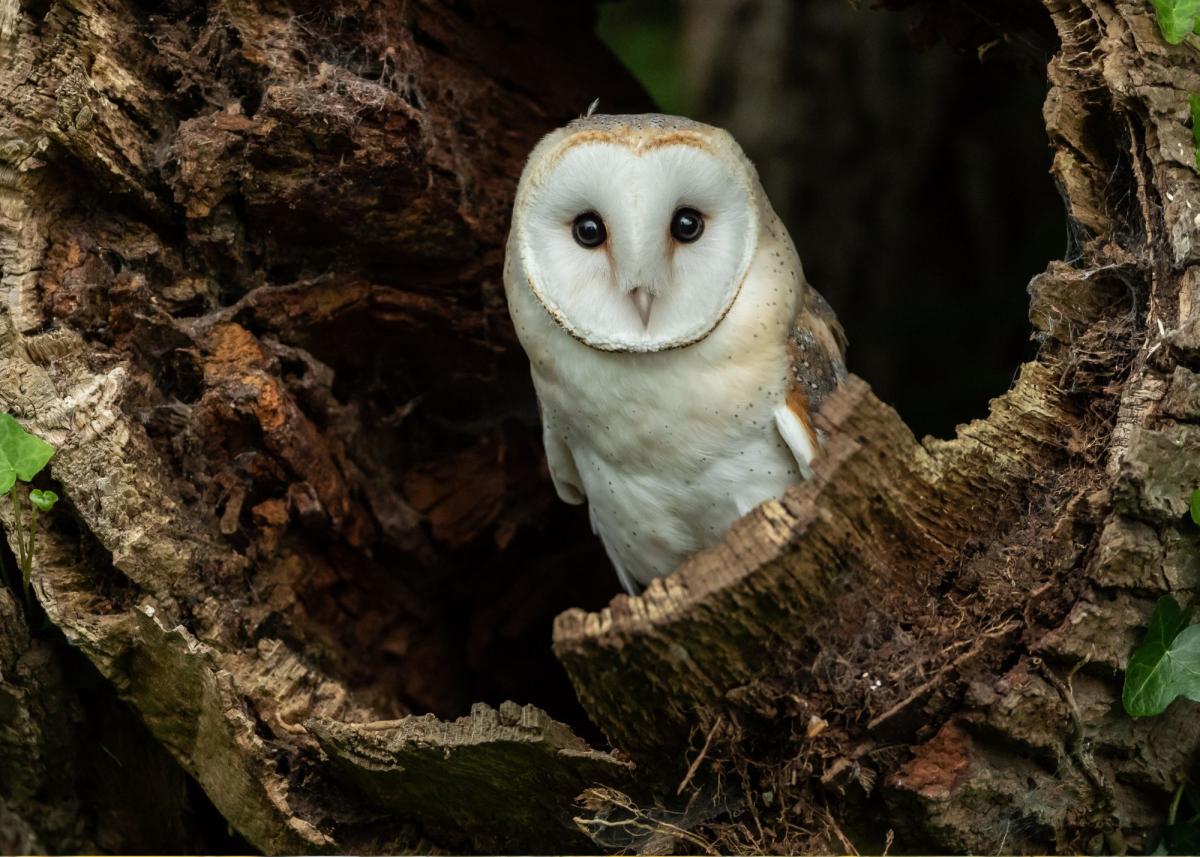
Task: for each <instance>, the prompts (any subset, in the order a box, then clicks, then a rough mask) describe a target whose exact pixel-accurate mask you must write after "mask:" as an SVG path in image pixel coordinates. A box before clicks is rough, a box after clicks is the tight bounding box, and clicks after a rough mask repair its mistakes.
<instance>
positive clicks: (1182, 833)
mask: <svg viewBox="0 0 1200 857" xmlns="http://www.w3.org/2000/svg"><path fill="white" fill-rule="evenodd" d="M1162 844H1163V847H1164V848H1165V849H1166V852H1165V853H1167V854H1200V822H1196V821H1187V822H1184V823H1182V824H1172V825H1171V826H1169V827H1168V828H1167V829H1166V830H1165V831H1163V841H1162Z"/></svg>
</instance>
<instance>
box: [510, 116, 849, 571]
mask: <svg viewBox="0 0 1200 857" xmlns="http://www.w3.org/2000/svg"><path fill="white" fill-rule="evenodd" d="M504 285H505V292H506V294H507V297H508V306H509V312H510V313H511V315H512V320H513V323H514V325H515V327H516V331H517V336H518V338H519V340H520V342H521V345H522V347H523V348H524V349H525V352H526V354H527V355H528V357H529V363H530V369H531V372H532V375H533V383H534V387H535V389H536V392H537V398H538V402H539V405H540V410H541V415H542V425H543V441H544V444H545V448H546V460H547V464H548V465H549V470H550V476H551V479H552V481H553V483H554V486H555V489H556V490H557V492H558V496H559V497H560V498H561V499H562V500H564V501H565V502H567V503H572V504H579V503H583V502H585V501H586V502H587V503H588V510H589V514H590V517H591V522H592V529H593V530H594V531H595V532H596V534H597V535H598V536H599V537H600V539H601V540H602V541H603V543H604V547H605V549H606V551H607V553H608V556H609V559H610V560H611V561H612V564H613V566H614V568H615V569H616V572H617V576H618V578H619V579H620V581H621V584H622V585H623V586H624V587H625V589H626V590H628V591H629V592H630V593H631V594H637V593H638V592H639V591H640V589H641V587H642V586H645V585H646V584H647V583H649V582H650V581H651V580H652V579H653V578H655V577H660V576H663V575H666V574H669V573H670V572H671V571H672V570H673V569H675V568H676V567H677V566H678V565H679V564H680V562H681V561H682V560H683V559H684V558H686V557H687V556H688V555H689V554H691V553H694V552H696V551H698V550H701V549H703V548H705V547H708V546H710V545H712V544H714V543H716V542H718V541H720V539H721V537H722V535H723V533H724V531H725V530H726V529H727V528H728V527H729V525H730V524H731V523H732V522H733V521H734V519H736V518H738V517H740V516H741V515H744V514H745V513H746V512H748V511H749V510H751V509H752V508H754V507H755V506H757V505H758V504H759V503H761V502H763V501H764V500H767V499H769V498H773V497H778V496H780V495H782V494H783V492H784V490H785V489H786V488H787V486H788V485H791V484H793V483H795V482H798V481H800V480H801V479H804V478H806V477H807V476H808V475H809V474H810V472H811V471H810V469H811V465H812V462H813V459H814V457H815V456H816V455H818V453H819V450H820V447H821V444H822V443H823V440H824V439H823V437H822V436H821V433H820V432H819V431H817V430H815V429H814V427H813V423H812V414H813V412H814V410H815V409H816V407H817V405H818V404H819V403H820V402H821V400H822V399H823V398H824V397H826V396H828V395H829V394H830V392H832V391H833V390H834V389H835V388H836V387H837V386H838V385H839V384H840V383H841V382H842V380H843V379H844V378H845V376H846V369H845V365H844V362H843V359H844V353H845V338H844V335H843V333H842V329H841V326H840V325H839V324H838V322H837V320H836V319H835V318H834V315H833V312H832V310H831V309H830V308H829V305H828V304H827V303H826V302H825V300H824V299H823V298H822V297H821V296H820V295H819V294H818V293H817V292H816V291H815V290H814V289H813V288H812V287H811V286H809V285H808V283H807V282H806V281H805V279H804V274H803V272H802V271H801V268H800V260H799V258H798V257H797V255H796V249H795V246H794V245H793V244H792V241H791V238H790V237H789V236H788V233H787V231H786V230H785V229H784V227H783V225H782V224H781V223H780V221H779V218H778V217H777V216H776V214H775V212H774V210H773V209H772V208H771V204H770V202H768V200H767V197H766V194H765V193H764V192H763V189H762V186H761V184H760V183H759V180H758V175H757V173H756V172H755V169H754V167H753V165H752V164H751V163H750V161H749V160H748V159H747V158H746V156H745V155H744V154H743V153H742V150H741V148H740V147H739V146H738V144H737V143H736V142H735V141H734V140H733V138H732V137H731V136H730V135H729V134H728V133H727V132H725V131H723V130H721V129H719V128H714V127H712V126H709V125H704V124H702V123H699V122H694V121H691V120H688V119H683V118H679V117H673V116H662V115H658V114H645V115H631V116H617V115H589V116H586V117H582V118H580V119H577V120H575V121H573V122H571V123H570V124H568V125H567V126H565V127H564V128H560V129H558V130H557V131H554V132H552V133H550V134H549V135H547V136H546V137H545V138H543V139H542V141H541V142H540V143H539V144H538V145H537V146H536V147H535V148H534V150H533V152H532V153H531V154H530V156H529V160H528V162H527V164H526V166H525V169H524V172H523V173H522V175H521V179H520V182H519V184H518V187H517V195H516V202H515V204H514V207H513V217H512V226H511V230H510V232H509V237H508V245H507V251H506V257H505V266H504Z"/></svg>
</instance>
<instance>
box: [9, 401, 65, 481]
mask: <svg viewBox="0 0 1200 857" xmlns="http://www.w3.org/2000/svg"><path fill="white" fill-rule="evenodd" d="M52 455H54V447H52V446H51V445H50V444H48V443H46V441H44V440H42V439H41V438H40V437H34V436H33V435H31V434H30V433H29V432H27V431H25V429H23V428H21V425H20V423H18V422H17V421H16V420H14V419H13V418H12V415H11V414H0V494H4V493H7V492H8V491H9V490H10V489H11V488H12V487H13V483H14V482H16V481H17V480H18V479H20V480H21V481H22V482H28V481H29V480H31V479H33V477H35V476H37V475H38V473H39V472H40V471H41V469H42V468H43V467H45V466H46V462H47V461H49V460H50V456H52Z"/></svg>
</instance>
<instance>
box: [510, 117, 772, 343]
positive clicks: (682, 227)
mask: <svg viewBox="0 0 1200 857" xmlns="http://www.w3.org/2000/svg"><path fill="white" fill-rule="evenodd" d="M711 130H712V131H714V132H715V130H716V129H711ZM722 133H723V132H722ZM714 143H716V145H714ZM729 145H735V144H732V141H729V142H728V143H725V141H724V140H717V141H713V140H712V139H711V138H710V137H709V136H708V135H703V136H702V135H699V134H694V135H693V134H686V133H685V134H681V133H673V134H665V133H664V134H661V135H657V136H654V135H651V136H647V135H645V134H637V135H632V136H631V137H630V138H629V139H622V138H621V137H620V136H617V135H613V134H598V133H594V132H592V133H589V132H581V133H577V134H575V135H571V136H567V137H565V138H564V139H563V141H562V142H560V143H559V144H558V145H556V146H554V147H553V148H551V149H550V150H549V151H548V152H546V153H545V155H544V157H543V158H542V159H541V162H540V163H538V164H536V165H533V164H532V163H531V167H530V169H527V170H526V175H525V176H524V177H523V179H522V183H521V190H520V192H519V196H518V200H517V206H516V209H515V214H514V222H513V228H514V230H515V237H516V239H517V242H516V246H517V249H518V252H519V254H520V261H521V265H522V267H523V268H524V271H525V275H526V278H527V280H528V282H529V286H530V288H531V289H532V290H533V292H534V294H535V295H536V296H537V298H538V300H539V301H541V303H542V305H543V306H544V307H545V308H546V310H547V311H548V312H549V313H550V315H551V317H553V318H554V320H555V321H556V322H557V323H558V324H559V325H561V326H562V327H563V328H564V329H565V330H566V331H567V332H568V333H570V334H571V335H572V336H574V337H575V338H576V339H578V340H580V341H582V342H584V343H586V344H587V345H589V346H591V347H593V348H597V349H601V350H604V351H661V350H664V349H668V348H676V347H679V346H682V345H688V344H691V343H693V342H696V341H697V340H700V339H703V338H704V337H705V336H707V335H708V334H709V333H710V332H711V331H712V330H713V328H715V327H716V326H717V324H718V323H720V321H721V319H722V318H723V317H724V315H725V313H726V312H727V311H728V310H729V307H730V305H731V304H732V303H733V300H734V298H736V297H737V293H738V291H739V289H740V288H741V284H742V280H743V279H744V278H745V276H746V272H747V270H748V269H749V266H750V262H751V259H752V258H753V256H754V252H755V248H756V245H757V241H758V238H757V235H758V221H759V214H758V206H757V203H756V200H755V192H754V187H755V186H756V185H757V181H756V179H754V177H753V175H752V170H751V168H750V167H749V165H748V163H747V162H746V161H745V159H744V158H743V157H741V156H740V150H739V151H738V152H737V153H736V156H733V155H732V153H731V152H730V151H728V150H727V148H726V147H727V146H729Z"/></svg>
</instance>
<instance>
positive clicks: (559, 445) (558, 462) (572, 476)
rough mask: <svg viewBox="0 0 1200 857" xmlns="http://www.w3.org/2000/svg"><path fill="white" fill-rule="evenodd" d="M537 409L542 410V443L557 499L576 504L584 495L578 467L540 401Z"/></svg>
mask: <svg viewBox="0 0 1200 857" xmlns="http://www.w3.org/2000/svg"><path fill="white" fill-rule="evenodd" d="M538 410H539V411H542V445H543V446H544V447H545V448H546V466H547V467H548V468H549V469H550V481H552V482H553V483H554V490H555V491H557V492H558V499H560V500H562V501H563V502H564V503H569V504H570V505H572V506H578V505H579V504H580V503H582V502H583V501H584V498H585V496H586V495H585V494H584V493H583V480H582V479H580V478H579V468H577V467H576V466H575V457H574V456H573V455H571V448H570V447H569V446H567V443H566V441H564V440H563V438H562V435H561V434H560V433H559V432H558V430H557V429H556V427H555V426H554V421H553V419H551V417H550V415H549V414H547V413H545V411H544V410H543V409H542V407H541V402H538Z"/></svg>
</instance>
